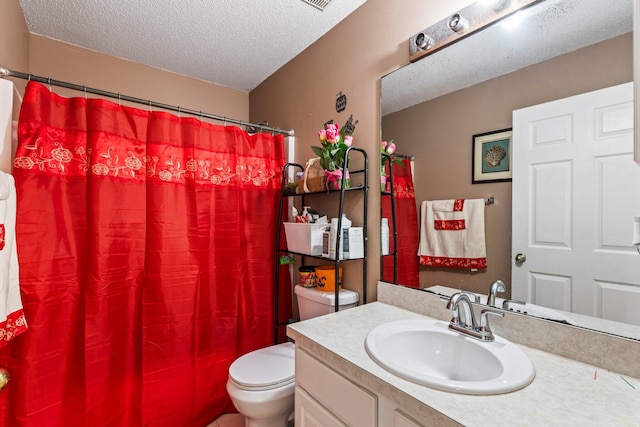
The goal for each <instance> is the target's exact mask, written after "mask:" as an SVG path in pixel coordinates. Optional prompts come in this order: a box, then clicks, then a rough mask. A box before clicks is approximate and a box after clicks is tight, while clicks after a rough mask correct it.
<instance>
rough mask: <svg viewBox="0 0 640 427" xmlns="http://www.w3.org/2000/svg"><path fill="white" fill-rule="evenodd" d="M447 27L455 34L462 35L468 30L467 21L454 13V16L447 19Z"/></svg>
mask: <svg viewBox="0 0 640 427" xmlns="http://www.w3.org/2000/svg"><path fill="white" fill-rule="evenodd" d="M447 25H449V28H451V29H452V30H453V31H455V32H456V33H462V32H464V30H466V29H467V28H469V21H467V20H466V19H464V17H462V16H461V15H460V14H459V13H456V14H455V15H452V16H451V18H449V22H447Z"/></svg>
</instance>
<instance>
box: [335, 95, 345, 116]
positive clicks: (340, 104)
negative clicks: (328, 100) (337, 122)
mask: <svg viewBox="0 0 640 427" xmlns="http://www.w3.org/2000/svg"><path fill="white" fill-rule="evenodd" d="M337 97H338V98H337V99H336V111H337V112H338V113H341V112H343V111H344V110H345V109H346V108H347V95H344V94H343V93H342V92H340V93H339V94H338V95H337Z"/></svg>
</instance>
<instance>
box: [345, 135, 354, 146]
mask: <svg viewBox="0 0 640 427" xmlns="http://www.w3.org/2000/svg"><path fill="white" fill-rule="evenodd" d="M351 144H353V137H352V136H351V135H346V136H345V137H344V145H346V146H347V147H351Z"/></svg>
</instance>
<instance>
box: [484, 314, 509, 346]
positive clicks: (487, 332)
mask: <svg viewBox="0 0 640 427" xmlns="http://www.w3.org/2000/svg"><path fill="white" fill-rule="evenodd" d="M489 315H492V316H500V317H504V313H503V312H502V311H498V310H494V309H492V308H485V309H483V310H482V311H481V312H480V333H481V334H482V340H483V341H493V340H494V339H495V338H494V336H493V331H492V330H491V327H490V326H489Z"/></svg>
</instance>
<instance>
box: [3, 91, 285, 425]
mask: <svg viewBox="0 0 640 427" xmlns="http://www.w3.org/2000/svg"><path fill="white" fill-rule="evenodd" d="M282 139H283V137H282V136H275V137H274V136H270V135H264V134H259V135H248V134H247V133H246V132H244V131H242V130H240V129H239V128H236V127H233V126H228V127H224V126H216V125H211V124H207V123H202V122H201V121H200V120H198V119H197V118H191V117H187V118H178V117H176V116H174V115H171V114H168V113H166V112H158V111H156V112H149V111H144V110H139V109H135V108H130V107H123V106H119V105H118V104H115V103H112V102H109V101H105V100H101V99H85V98H84V97H78V98H63V97H61V96H58V95H56V94H54V93H51V92H50V91H49V90H48V89H47V88H46V87H45V86H43V85H40V84H38V83H34V82H30V83H29V85H28V88H27V91H26V93H25V98H24V103H23V105H22V110H21V117H20V124H19V141H20V142H19V147H18V152H17V153H16V158H15V161H14V176H15V179H16V187H17V193H18V213H17V216H18V224H17V229H18V232H17V234H18V254H19V259H20V279H21V288H22V295H23V301H24V306H25V315H26V317H27V319H28V322H29V326H30V328H29V329H28V330H27V332H25V333H24V334H22V336H20V337H18V338H16V339H15V340H13V341H12V343H10V345H9V346H7V347H5V348H6V349H8V350H6V351H4V350H5V349H4V348H3V349H2V350H3V351H2V352H0V362H3V363H2V365H3V366H7V367H8V368H9V370H10V372H11V375H12V377H13V381H12V382H11V383H10V386H9V389H8V391H9V393H6V391H7V390H5V393H2V395H0V413H3V415H0V425H7V426H45V425H46V426H65V427H66V426H76V425H87V426H89V425H90V426H115V425H120V426H125V425H126V426H135V425H137V426H141V425H174V426H203V425H206V424H207V423H208V422H210V421H211V420H213V419H215V418H216V417H217V416H218V415H220V414H221V413H224V412H234V408H233V406H232V404H231V401H230V400H229V398H228V395H227V392H226V388H225V384H226V381H227V376H228V374H227V372H228V367H229V366H230V364H231V363H232V362H233V360H234V359H236V358H237V357H238V356H239V355H241V354H244V353H246V352H248V351H250V350H253V349H256V348H259V347H264V346H267V345H271V344H272V343H273V340H274V337H273V318H274V316H273V290H272V289H273V286H272V285H271V283H273V277H274V268H275V265H274V264H275V263H274V262H273V261H272V260H274V259H275V235H274V234H275V233H274V232H273V230H275V225H276V217H277V212H278V208H277V200H278V192H279V191H280V175H281V171H282V167H283V165H284V152H283V140H282ZM281 276H285V274H282V275H281ZM287 289H288V288H287ZM281 295H283V299H285V298H286V296H287V295H288V292H287V291H285V290H283V291H282V292H281ZM281 307H283V308H284V309H288V310H290V307H291V304H290V301H283V302H282V304H281ZM283 317H285V318H288V317H290V312H289V313H284V314H283Z"/></svg>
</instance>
